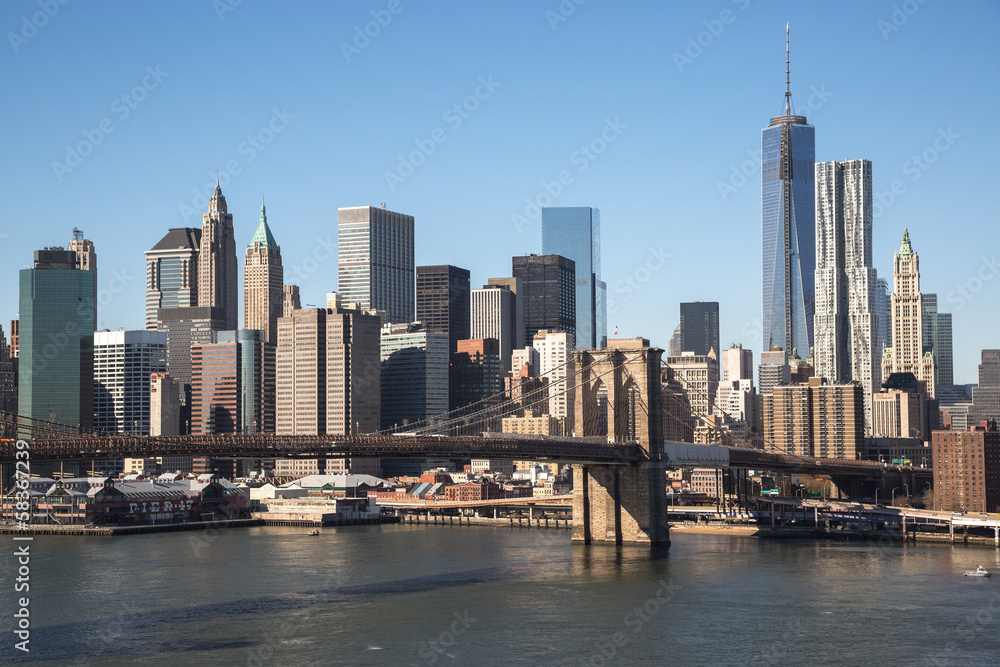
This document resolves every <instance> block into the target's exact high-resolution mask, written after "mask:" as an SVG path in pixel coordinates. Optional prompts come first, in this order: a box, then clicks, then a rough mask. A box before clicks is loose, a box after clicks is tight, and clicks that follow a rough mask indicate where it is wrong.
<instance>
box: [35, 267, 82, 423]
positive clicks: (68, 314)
mask: <svg viewBox="0 0 1000 667" xmlns="http://www.w3.org/2000/svg"><path fill="white" fill-rule="evenodd" d="M95 299H96V295H95V294H94V276H93V274H92V272H91V271H81V270H79V269H77V264H76V253H75V252H74V251H72V250H63V249H62V248H46V249H44V250H36V251H35V265H34V268H30V269H21V272H20V316H21V318H20V344H19V345H20V352H19V362H20V369H19V370H20V372H19V374H18V412H19V414H21V415H22V416H24V417H27V418H29V419H33V420H36V422H53V423H54V424H65V425H68V426H70V427H73V428H83V429H89V428H91V426H92V425H93V420H94V404H93V400H94V327H95V322H94V317H95V315H94V302H95ZM53 428H59V426H55V427H53Z"/></svg>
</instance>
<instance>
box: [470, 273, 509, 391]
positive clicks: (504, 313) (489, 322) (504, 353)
mask: <svg viewBox="0 0 1000 667" xmlns="http://www.w3.org/2000/svg"><path fill="white" fill-rule="evenodd" d="M516 301H517V295H516V294H515V293H514V292H513V291H512V290H510V289H506V288H504V287H501V286H499V285H490V286H487V287H484V288H483V289H474V290H472V317H471V330H472V340H479V339H481V338H496V339H497V340H498V341H500V366H501V369H502V370H503V372H507V371H509V370H511V365H510V356H511V352H512V351H513V349H514V344H515V341H514V336H515V334H516V331H517V329H516V326H517V323H516V313H517V311H516ZM514 370H519V369H514Z"/></svg>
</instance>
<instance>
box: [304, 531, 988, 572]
mask: <svg viewBox="0 0 1000 667" xmlns="http://www.w3.org/2000/svg"><path fill="white" fill-rule="evenodd" d="M306 534H307V535H319V528H313V529H312V530H310V531H309V532H308V533H306ZM987 576H989V575H987Z"/></svg>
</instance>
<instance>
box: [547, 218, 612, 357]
mask: <svg viewBox="0 0 1000 667" xmlns="http://www.w3.org/2000/svg"><path fill="white" fill-rule="evenodd" d="M542 254H543V255H562V256H563V257H566V258H568V259H571V260H573V262H574V263H575V264H576V345H577V347H578V348H580V349H592V350H597V349H603V348H604V347H605V344H606V343H607V339H608V307H607V285H605V283H604V282H603V281H602V280H601V211H600V210H599V209H596V208H590V207H587V206H578V207H560V208H543V209H542Z"/></svg>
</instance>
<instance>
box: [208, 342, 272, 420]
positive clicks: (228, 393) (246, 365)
mask: <svg viewBox="0 0 1000 667" xmlns="http://www.w3.org/2000/svg"><path fill="white" fill-rule="evenodd" d="M273 361H274V345H273V343H268V342H265V341H264V333H263V332H262V331H260V330H258V329H240V330H238V331H219V332H215V333H213V334H212V340H211V342H204V343H195V344H193V345H192V346H191V432H192V433H194V434H214V433H248V434H249V433H269V432H274V380H273V377H274V376H273V373H274V370H273V368H274V365H273Z"/></svg>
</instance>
